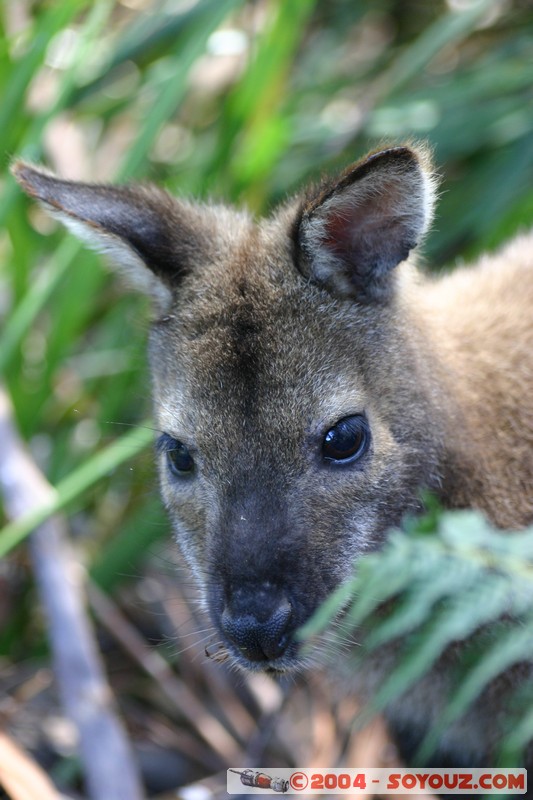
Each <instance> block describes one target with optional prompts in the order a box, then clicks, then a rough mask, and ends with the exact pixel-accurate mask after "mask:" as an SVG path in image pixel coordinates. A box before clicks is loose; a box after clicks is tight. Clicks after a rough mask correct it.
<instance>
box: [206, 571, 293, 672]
mask: <svg viewBox="0 0 533 800" xmlns="http://www.w3.org/2000/svg"><path fill="white" fill-rule="evenodd" d="M291 617H292V606H291V604H290V602H289V600H288V599H287V596H286V595H285V593H284V592H282V591H281V590H280V589H279V588H278V587H276V586H274V585H272V584H271V583H262V584H259V585H255V586H254V585H253V584H250V585H247V586H245V587H239V588H237V589H235V590H234V591H233V592H232V593H231V597H230V599H229V601H228V603H227V604H226V607H225V609H224V611H223V613H222V618H221V622H222V628H223V629H224V632H225V634H226V636H227V637H228V639H230V640H231V641H232V642H233V644H234V645H236V646H237V647H238V649H239V650H240V651H241V653H242V654H243V656H245V657H246V658H248V659H249V660H250V661H268V660H270V659H275V658H279V656H281V655H282V654H283V652H284V651H285V650H286V649H287V646H288V644H289V641H290V636H289V628H290V626H291Z"/></svg>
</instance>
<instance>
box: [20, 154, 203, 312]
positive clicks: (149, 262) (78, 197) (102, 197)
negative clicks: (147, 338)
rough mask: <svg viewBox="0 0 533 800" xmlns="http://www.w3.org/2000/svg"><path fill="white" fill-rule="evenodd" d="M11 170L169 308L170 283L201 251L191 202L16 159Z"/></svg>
mask: <svg viewBox="0 0 533 800" xmlns="http://www.w3.org/2000/svg"><path fill="white" fill-rule="evenodd" d="M12 172H13V175H14V176H15V178H16V179H17V181H18V182H19V183H20V185H21V186H22V188H23V189H24V191H25V192H27V194H29V195H30V196H31V197H34V198H36V199H37V200H39V201H40V202H41V203H42V204H43V205H44V207H45V208H46V210H47V211H49V212H50V213H51V214H52V215H53V216H55V217H57V218H58V219H59V220H60V221H61V222H62V223H63V224H64V225H66V227H67V228H69V229H70V230H71V231H72V232H73V233H74V234H75V235H76V236H78V237H79V238H80V239H82V241H84V242H86V243H87V244H88V245H89V246H90V247H93V248H95V249H96V250H98V251H100V252H104V253H107V254H109V256H110V257H111V260H112V261H113V262H114V263H115V264H116V265H117V266H118V267H119V269H120V271H121V272H123V273H124V274H125V276H126V280H127V282H128V283H129V284H130V285H132V286H133V287H134V288H137V289H140V290H141V291H143V292H145V293H146V294H148V295H150V296H151V297H152V298H153V299H154V301H155V303H156V305H157V307H158V309H159V310H160V311H164V310H166V309H168V307H169V305H170V303H171V300H172V292H173V289H174V288H175V287H176V285H177V283H178V282H179V280H180V278H181V277H182V276H183V275H184V274H185V273H186V272H187V271H188V269H189V267H190V266H191V265H192V262H193V261H198V259H199V255H200V257H201V254H199V253H198V251H199V250H200V249H201V243H202V237H201V235H200V234H199V233H198V228H199V227H200V226H199V223H198V212H197V211H196V210H195V209H194V207H193V206H190V205H188V204H187V203H182V202H181V201H178V200H175V199H174V198H172V197H170V195H168V194H167V193H166V192H164V191H163V190H161V189H157V188H156V187H154V186H142V185H139V186H137V185H136V186H129V185H126V186H105V185H98V184H89V183H78V182H74V181H66V180H61V179H59V178H56V177H55V176H54V175H52V174H50V173H49V172H47V171H45V170H43V169H41V168H36V167H33V166H30V165H29V164H26V163H24V162H21V161H19V162H16V163H15V164H14V165H13V167H12Z"/></svg>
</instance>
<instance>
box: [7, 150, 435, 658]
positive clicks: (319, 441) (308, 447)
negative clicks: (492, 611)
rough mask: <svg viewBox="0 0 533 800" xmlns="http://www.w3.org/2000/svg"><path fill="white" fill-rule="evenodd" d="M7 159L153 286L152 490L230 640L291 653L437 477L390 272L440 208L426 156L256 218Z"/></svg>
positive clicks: (417, 357)
mask: <svg viewBox="0 0 533 800" xmlns="http://www.w3.org/2000/svg"><path fill="white" fill-rule="evenodd" d="M14 172H15V175H16V177H17V178H18V180H19V181H20V182H21V184H22V186H23V188H24V189H25V190H26V191H27V192H28V193H29V194H31V195H32V196H34V197H36V198H38V199H39V200H40V201H42V202H43V203H44V204H45V206H46V207H47V208H48V209H49V210H50V211H51V212H52V213H54V214H55V215H56V216H59V218H60V219H61V220H62V221H63V222H64V223H65V224H66V225H67V226H69V227H70V228H71V229H73V230H74V232H75V233H77V234H78V235H80V236H81V237H82V238H83V239H85V240H87V241H88V242H89V243H90V244H92V245H93V246H96V247H97V248H99V249H101V250H103V251H107V252H109V253H110V255H111V256H112V258H113V259H114V260H115V261H116V262H118V263H119V264H120V265H121V266H122V269H124V270H125V271H126V272H127V274H128V276H129V278H130V281H133V282H134V283H135V284H137V285H139V286H141V288H142V289H143V290H144V291H147V292H148V293H149V294H151V295H152V297H153V299H154V304H155V308H156V313H157V317H156V320H155V322H154V323H153V326H152V329H151V334H150V345H149V353H150V362H151V368H152V375H153V394H154V414H155V424H156V427H157V429H158V430H159V431H161V435H160V437H159V439H158V442H157V451H158V460H159V469H160V479H161V487H162V494H163V498H164V501H165V505H166V507H167V509H168V511H169V514H170V518H171V520H172V524H173V527H174V529H175V532H176V538H177V541H178V543H179V546H180V547H181V550H182V552H183V554H184V556H185V557H186V559H187V561H188V563H189V564H190V566H191V568H192V570H193V572H194V574H195V575H196V578H197V580H198V583H199V585H200V587H201V589H202V595H203V599H204V601H205V605H206V607H207V609H208V611H209V614H210V616H211V619H212V621H213V624H214V626H215V628H216V630H217V632H218V635H219V637H220V639H221V641H222V643H223V646H224V648H225V649H226V651H227V653H228V654H229V655H230V657H232V659H233V660H234V662H236V663H237V664H239V665H241V666H243V667H245V668H248V669H268V670H271V671H284V670H287V669H291V668H294V667H296V666H299V665H301V664H302V663H303V660H302V657H301V654H300V652H299V649H300V648H299V645H298V642H297V641H296V639H295V636H294V634H295V632H296V630H297V628H298V627H299V626H300V625H301V624H303V623H304V622H305V621H306V620H307V619H308V618H309V616H310V615H311V614H312V613H313V611H314V610H315V609H316V608H317V607H318V605H319V604H320V603H321V602H322V601H323V600H324V599H325V597H326V596H327V595H328V594H329V593H330V592H331V591H332V590H333V589H334V588H335V587H336V586H338V585H339V584H340V583H341V582H342V581H343V580H344V579H345V578H346V577H347V576H348V575H349V574H350V573H351V570H352V565H353V562H354V559H355V558H356V557H357V556H358V555H359V554H361V553H363V552H365V551H367V550H369V549H371V548H375V547H377V546H379V544H380V542H381V541H382V540H383V537H384V535H385V533H386V531H387V530H388V528H390V526H391V525H395V524H398V523H399V522H400V520H401V518H402V517H403V515H404V514H405V513H406V512H407V511H411V510H414V509H416V508H418V507H419V504H420V491H421V488H423V487H428V488H431V489H433V490H439V489H440V483H441V467H440V464H441V463H442V460H443V458H444V449H445V447H444V443H445V442H446V438H447V433H446V425H445V423H444V421H443V420H441V419H440V410H439V406H438V401H437V397H438V392H437V388H436V385H435V379H434V376H433V374H432V371H433V370H432V369H431V368H428V366H427V359H426V358H425V357H424V348H425V346H426V345H425V342H424V341H423V338H422V337H421V336H420V337H419V336H418V335H417V333H416V330H415V328H414V327H413V326H412V324H411V321H410V318H409V311H408V309H406V308H405V307H404V305H405V304H404V303H403V301H402V299H401V297H400V296H399V292H398V291H397V283H398V282H399V281H400V279H399V278H398V277H397V275H396V271H395V270H394V268H395V267H396V266H397V265H398V264H399V263H400V262H402V261H404V260H405V259H406V258H407V256H408V255H409V252H410V251H411V250H412V248H413V247H414V246H415V245H416V244H417V242H418V240H419V239H420V237H421V236H422V234H423V233H424V231H425V229H426V227H427V225H428V222H429V219H430V216H431V209H432V200H433V194H432V186H431V176H430V172H429V167H428V163H427V157H426V155H425V153H424V152H422V151H419V152H416V151H414V150H412V149H410V148H407V147H399V148H394V149H390V150H386V151H382V152H378V153H374V154H371V155H370V156H368V157H367V159H365V160H363V161H362V162H359V163H358V164H356V165H354V166H353V167H351V168H350V169H348V170H346V172H345V173H344V174H343V175H341V176H340V178H338V179H337V180H336V181H332V182H330V183H327V184H324V185H323V186H321V187H319V188H318V189H316V190H310V191H309V192H308V193H307V195H306V196H304V197H302V198H298V199H297V200H296V201H294V202H293V203H292V204H289V205H287V206H286V207H285V208H283V209H282V210H281V211H280V212H278V213H277V214H276V215H275V216H273V217H272V218H270V219H268V220H266V221H264V222H262V223H260V224H257V223H256V222H254V221H253V220H252V219H250V218H249V217H248V216H247V215H246V214H243V213H241V212H236V211H232V210H230V209H227V208H225V207H216V206H194V205H189V204H187V203H184V202H182V201H178V200H173V199H171V198H170V197H169V196H168V195H166V194H164V193H163V192H161V191H159V190H156V189H154V188H143V187H137V188H136V187H103V186H92V185H84V184H74V183H70V182H65V181H61V180H59V179H56V178H54V177H52V176H50V175H48V174H46V173H43V172H41V171H38V170H35V169H34V168H32V167H30V166H27V165H24V164H18V165H16V166H15V168H14Z"/></svg>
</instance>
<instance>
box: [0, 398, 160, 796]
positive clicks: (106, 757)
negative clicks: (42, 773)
mask: <svg viewBox="0 0 533 800" xmlns="http://www.w3.org/2000/svg"><path fill="white" fill-rule="evenodd" d="M0 442H2V448H1V450H0V487H1V489H2V491H3V495H4V500H5V509H6V512H7V514H8V515H9V516H10V518H12V519H16V518H17V517H19V516H20V515H22V514H25V513H27V512H29V511H31V510H33V509H34V508H36V507H37V506H39V505H41V504H42V503H44V502H46V501H47V500H49V499H50V497H51V496H53V493H54V489H53V488H52V487H51V486H50V485H49V484H48V482H47V481H46V479H45V478H44V477H43V475H42V473H41V472H40V471H39V469H38V468H37V466H36V465H35V463H34V461H33V459H32V458H31V457H30V455H29V454H28V452H27V451H26V448H25V447H24V445H23V443H22V441H21V439H20V437H19V435H18V433H17V431H16V429H15V426H14V423H13V413H12V408H11V403H10V401H9V398H8V396H7V393H6V391H5V390H4V389H3V388H1V387H0ZM29 545H30V554H31V559H32V564H33V570H34V573H35V578H36V581H37V585H38V589H39V593H40V598H41V602H42V604H43V606H44V608H45V610H46V614H47V618H48V629H49V638H50V644H51V648H52V653H53V658H54V664H55V674H56V676H57V681H58V685H59V690H60V694H61V698H62V702H63V707H64V709H65V712H66V714H67V716H68V717H69V718H70V719H71V720H72V721H73V722H74V724H75V726H76V728H77V731H78V735H79V750H80V757H81V761H82V765H83V770H84V774H85V778H86V784H87V790H88V792H89V796H90V797H91V798H92V800H142V798H143V797H144V792H143V789H142V786H141V781H140V778H139V774H138V770H137V767H136V765H135V761H134V758H133V755H132V753H131V748H130V744H129V742H128V739H127V736H126V734H125V731H124V729H123V726H122V723H121V722H120V720H119V719H118V717H117V714H116V712H115V709H114V708H113V705H114V702H113V695H112V693H111V690H110V689H109V686H108V683H107V680H106V678H105V675H104V671H103V668H102V663H101V660H100V656H99V653H98V649H97V647H96V644H95V639H94V635H93V631H92V628H91V625H90V623H89V620H88V618H87V615H86V613H85V607H84V600H83V589H82V571H81V569H80V567H79V565H78V564H77V562H76V560H75V558H74V555H73V553H72V549H71V547H70V543H69V541H68V536H67V531H66V525H65V521H64V519H63V518H62V517H61V516H55V517H51V518H50V519H48V520H47V521H46V522H44V523H43V524H42V525H40V526H39V527H38V528H36V530H35V531H34V533H33V534H32V535H31V537H30V542H29Z"/></svg>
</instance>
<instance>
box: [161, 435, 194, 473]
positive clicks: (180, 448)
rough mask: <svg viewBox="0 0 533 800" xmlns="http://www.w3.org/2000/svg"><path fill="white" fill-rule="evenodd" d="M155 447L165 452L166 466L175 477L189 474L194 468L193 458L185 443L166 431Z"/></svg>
mask: <svg viewBox="0 0 533 800" xmlns="http://www.w3.org/2000/svg"><path fill="white" fill-rule="evenodd" d="M157 448H158V450H160V451H162V452H163V453H164V454H165V456H166V459H167V465H168V468H169V470H170V472H171V473H172V474H173V475H174V476H176V477H177V478H182V477H184V476H186V475H190V474H191V472H192V471H193V470H194V459H193V457H192V455H191V453H190V450H189V448H188V447H187V445H185V444H183V442H180V441H178V439H174V438H173V437H172V436H169V435H168V433H164V434H163V435H162V436H161V437H160V439H159V441H158V443H157Z"/></svg>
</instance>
